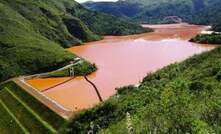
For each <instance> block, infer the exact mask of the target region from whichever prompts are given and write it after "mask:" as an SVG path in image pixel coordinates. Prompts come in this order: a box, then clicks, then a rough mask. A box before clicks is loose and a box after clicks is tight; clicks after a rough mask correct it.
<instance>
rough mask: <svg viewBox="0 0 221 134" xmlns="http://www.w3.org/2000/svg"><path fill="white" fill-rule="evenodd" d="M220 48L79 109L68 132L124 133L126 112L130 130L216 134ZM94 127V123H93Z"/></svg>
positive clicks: (220, 105)
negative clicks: (99, 102)
mask: <svg viewBox="0 0 221 134" xmlns="http://www.w3.org/2000/svg"><path fill="white" fill-rule="evenodd" d="M220 53H221V48H217V49H215V50H213V51H211V52H206V53H204V54H201V55H198V56H193V57H192V58H190V59H188V60H186V61H184V62H182V63H179V64H174V65H170V66H168V67H165V68H164V69H161V70H159V71H158V72H156V73H154V74H150V75H148V76H147V77H145V78H144V80H143V82H142V83H141V85H140V87H138V88H135V87H125V88H122V89H121V91H120V92H119V94H118V95H117V96H114V97H112V98H111V99H109V100H108V101H106V102H105V103H104V104H102V105H99V106H97V107H95V108H93V109H90V110H86V111H83V112H81V113H80V114H79V115H78V116H76V118H75V119H74V120H73V121H72V123H71V124H70V125H69V126H68V128H70V129H72V133H76V134H77V133H85V132H86V131H89V130H91V127H90V124H91V123H92V122H93V126H94V129H93V131H95V132H98V131H99V132H101V129H100V128H102V129H103V130H102V131H103V132H105V133H113V134H116V133H117V134H121V133H122V134H125V133H127V131H128V130H127V122H128V120H129V119H128V118H126V113H127V112H129V113H130V116H131V117H130V120H131V121H130V123H129V124H131V126H132V127H133V128H134V129H135V131H136V132H135V133H141V134H143V133H150V132H151V133H154V132H155V131H156V133H158V134H165V133H194V134H202V133H203V134H204V133H221V128H220V126H221V116H220V110H221V90H220V89H221V84H220V81H221V60H220V59H221V55H220ZM98 126H99V127H98Z"/></svg>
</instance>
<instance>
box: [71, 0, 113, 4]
mask: <svg viewBox="0 0 221 134" xmlns="http://www.w3.org/2000/svg"><path fill="white" fill-rule="evenodd" d="M75 1H77V2H79V3H81V2H85V1H88V0H75ZM92 1H117V0H92Z"/></svg>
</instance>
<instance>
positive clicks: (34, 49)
mask: <svg viewBox="0 0 221 134" xmlns="http://www.w3.org/2000/svg"><path fill="white" fill-rule="evenodd" d="M0 20H1V21H0V81H4V80H7V79H9V78H11V77H15V76H19V75H24V74H34V73H41V72H47V71H50V70H55V69H57V68H60V67H62V66H64V65H65V64H67V63H69V61H71V60H73V58H74V57H76V56H75V55H73V54H71V53H70V52H68V51H66V50H64V49H63V48H68V47H71V46H74V45H79V44H82V43H83V42H88V41H94V40H99V39H101V38H102V37H101V36H102V35H106V34H113V35H125V34H135V33H143V32H148V31H150V30H148V29H144V28H142V27H141V26H139V25H136V24H132V23H128V22H125V21H123V20H120V19H118V18H116V17H113V16H108V15H105V14H101V13H98V12H93V11H90V10H88V9H85V8H84V7H82V6H81V5H80V4H78V3H77V2H75V1H73V0H59V1H58V0H57V1H55V0H28V1H27V0H0Z"/></svg>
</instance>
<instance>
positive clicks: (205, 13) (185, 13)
mask: <svg viewBox="0 0 221 134" xmlns="http://www.w3.org/2000/svg"><path fill="white" fill-rule="evenodd" d="M220 4H221V1H220V0H119V1H118V2H90V3H85V4H84V6H86V7H87V8H89V9H92V10H96V11H99V12H104V13H108V14H112V15H115V16H118V17H124V18H127V19H129V20H130V21H135V22H139V23H171V22H174V20H173V19H167V18H168V16H176V17H178V18H180V19H182V20H183V21H185V22H190V23H197V24H210V25H213V26H214V27H215V29H216V30H219V31H220V28H218V27H220V25H221V23H220V22H219V20H220V19H218V18H219V16H221V15H220V10H221V6H220ZM129 7H132V8H129ZM133 10H135V12H134V14H131V15H128V14H130V12H131V11H133ZM169 18H171V17H169ZM217 21H218V23H217Z"/></svg>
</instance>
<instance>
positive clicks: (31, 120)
mask: <svg viewBox="0 0 221 134" xmlns="http://www.w3.org/2000/svg"><path fill="white" fill-rule="evenodd" d="M0 89H1V90H0V100H1V107H0V114H1V115H2V114H5V115H4V119H3V120H1V121H0V123H1V124H0V130H4V131H1V132H3V134H8V133H16V132H17V133H18V132H22V128H23V132H25V131H27V132H31V133H33V134H34V133H54V132H56V131H59V129H60V128H62V126H63V125H64V124H65V123H66V121H65V120H64V119H63V118H62V117H60V116H59V115H57V114H56V113H54V112H53V111H51V110H50V109H48V108H47V107H46V106H44V105H43V104H41V103H40V102H39V101H37V100H36V99H35V98H33V97H32V96H30V95H29V94H28V93H26V92H24V91H23V90H22V89H21V88H19V87H18V86H17V85H16V84H15V83H13V82H9V83H7V84H5V85H3V86H1V87H0ZM3 105H5V107H7V108H5V107H3ZM6 109H7V110H6ZM12 115H13V116H12ZM13 117H14V118H13ZM5 123H7V124H8V125H6V124H5ZM19 125H20V126H19ZM24 130H25V131H24Z"/></svg>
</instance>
